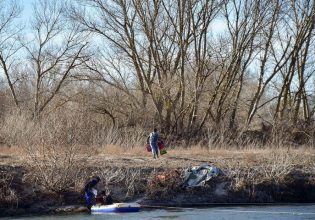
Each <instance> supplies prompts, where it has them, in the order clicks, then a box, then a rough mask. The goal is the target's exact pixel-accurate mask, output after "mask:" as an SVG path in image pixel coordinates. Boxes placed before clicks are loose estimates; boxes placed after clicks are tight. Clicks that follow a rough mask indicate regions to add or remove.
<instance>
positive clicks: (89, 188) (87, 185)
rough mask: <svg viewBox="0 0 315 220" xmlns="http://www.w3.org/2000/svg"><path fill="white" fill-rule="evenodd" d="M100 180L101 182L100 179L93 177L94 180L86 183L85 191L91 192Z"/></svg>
mask: <svg viewBox="0 0 315 220" xmlns="http://www.w3.org/2000/svg"><path fill="white" fill-rule="evenodd" d="M98 182H99V181H98V180H96V179H93V180H91V181H89V182H88V183H87V184H86V185H85V187H84V191H85V192H90V191H91V190H92V189H93V188H94V187H95V186H96V184H97V183H98Z"/></svg>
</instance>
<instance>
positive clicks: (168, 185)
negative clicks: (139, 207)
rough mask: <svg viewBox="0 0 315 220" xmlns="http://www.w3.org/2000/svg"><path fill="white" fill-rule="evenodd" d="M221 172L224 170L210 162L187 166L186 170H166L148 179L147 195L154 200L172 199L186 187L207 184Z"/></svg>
mask: <svg viewBox="0 0 315 220" xmlns="http://www.w3.org/2000/svg"><path fill="white" fill-rule="evenodd" d="M220 174H222V171H221V170H220V169H219V168H217V167H214V166H210V165H208V164H203V165H201V166H195V167H192V168H187V169H186V170H184V171H180V170H170V171H164V172H162V173H159V174H158V175H155V176H153V177H152V178H151V179H150V180H149V181H148V186H147V193H146V195H147V198H149V199H152V200H164V199H172V198H174V197H176V196H177V195H178V193H180V192H184V191H185V189H186V188H194V187H203V186H205V184H206V183H208V182H209V181H210V180H211V179H212V178H214V177H217V176H219V175H220Z"/></svg>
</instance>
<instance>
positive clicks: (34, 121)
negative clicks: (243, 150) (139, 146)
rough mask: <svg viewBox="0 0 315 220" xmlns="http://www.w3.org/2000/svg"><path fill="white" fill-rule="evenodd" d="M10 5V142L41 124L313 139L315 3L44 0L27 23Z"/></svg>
mask: <svg viewBox="0 0 315 220" xmlns="http://www.w3.org/2000/svg"><path fill="white" fill-rule="evenodd" d="M0 4H1V5H0V17H1V19H0V67H1V68H0V70H1V84H0V109H1V115H0V117H1V121H2V126H1V128H0V131H1V133H0V139H1V140H2V141H3V142H6V143H10V144H17V143H14V142H16V141H17V139H18V138H19V137H22V136H23V135H26V134H28V135H31V134H32V132H30V131H32V129H28V130H27V128H30V127H32V126H33V129H34V126H35V127H36V129H35V130H41V129H42V126H43V124H45V125H46V124H49V125H50V126H51V127H50V129H52V130H58V131H62V132H61V133H62V134H63V135H64V138H65V140H68V139H69V137H70V136H71V135H72V134H73V133H76V134H79V133H80V132H81V133H80V138H78V139H77V140H79V139H80V141H79V142H80V143H81V144H86V143H85V142H88V143H94V142H95V140H97V142H99V144H105V142H104V136H106V135H104V134H108V132H109V131H113V130H115V131H124V132H123V133H124V134H125V135H126V136H133V135H134V133H132V132H133V131H136V132H137V134H141V135H142V134H143V133H144V132H146V131H148V130H150V129H152V128H153V127H158V128H159V129H160V130H161V132H162V133H163V134H164V135H171V136H172V138H171V139H176V138H175V137H177V139H194V140H195V141H198V140H201V138H203V137H206V138H207V140H209V139H210V142H215V143H219V142H220V143H223V142H229V143H231V144H237V141H236V140H243V141H244V140H247V139H250V140H255V139H259V141H260V142H262V143H267V141H271V140H272V141H273V142H275V143H280V142H281V143H283V141H284V140H287V139H288V137H289V136H290V135H291V136H290V138H291V139H290V138H289V139H290V140H289V141H291V142H295V143H309V144H310V143H312V142H313V137H314V134H313V123H314V122H313V118H314V112H315V99H314V95H315V90H314V86H315V85H314V82H315V81H314V71H315V67H314V61H315V59H314V58H315V57H314V55H315V54H314V53H315V50H314V46H315V42H314V39H315V36H314V33H315V32H314V22H315V2H314V0H298V1H295V0H289V1H288V0H186V1H172V0H154V1H153V0H143V1H142V0H67V1H49V0H35V3H34V5H33V12H32V13H31V17H30V18H29V19H27V20H25V19H21V18H20V15H21V12H22V10H23V9H22V7H21V5H19V1H12V0H1V1H0ZM78 120H80V121H81V122H80V123H78V122H77V121H78ZM52 121H53V122H55V124H54V123H53V122H52ZM48 122H50V123H48ZM261 123H263V124H262V126H261ZM57 125H58V126H57ZM46 127H47V126H46ZM78 127H79V128H80V129H79V130H80V132H78ZM57 128H58V129H57ZM139 129H140V130H139ZM254 129H260V131H253V130H254ZM26 130H27V131H28V132H30V133H26V132H25V131H26ZM249 130H250V131H251V132H249ZM74 131H77V132H74ZM55 134H58V132H57V131H56V132H51V136H52V137H55V136H54V135H55ZM288 134H290V135H288ZM141 135H140V136H141ZM38 136H41V135H38ZM57 136H58V135H57ZM57 136H56V137H57ZM77 136H78V135H77ZM58 137H59V136H58ZM71 137H72V136H71ZM91 137H95V139H93V140H90V139H88V138H91ZM100 137H102V138H100ZM67 138H68V139H67ZM137 138H138V136H137ZM1 140H0V141H1ZM84 140H85V141H84ZM22 142H23V141H22ZM210 142H209V143H210ZM106 143H107V142H106ZM94 144H95V143H94Z"/></svg>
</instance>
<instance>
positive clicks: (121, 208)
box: [91, 203, 141, 213]
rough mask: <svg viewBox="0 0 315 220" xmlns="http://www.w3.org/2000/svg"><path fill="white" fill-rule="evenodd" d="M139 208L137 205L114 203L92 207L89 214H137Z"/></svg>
mask: <svg viewBox="0 0 315 220" xmlns="http://www.w3.org/2000/svg"><path fill="white" fill-rule="evenodd" d="M140 209H141V206H140V205H139V204H138V203H114V204H112V205H94V206H92V207H91V213H106V212H139V211H140Z"/></svg>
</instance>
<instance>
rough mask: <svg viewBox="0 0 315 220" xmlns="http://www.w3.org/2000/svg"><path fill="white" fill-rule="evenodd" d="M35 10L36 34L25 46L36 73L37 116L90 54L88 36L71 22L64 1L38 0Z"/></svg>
mask: <svg viewBox="0 0 315 220" xmlns="http://www.w3.org/2000/svg"><path fill="white" fill-rule="evenodd" d="M33 10H34V18H33V19H32V26H31V31H32V32H31V33H32V34H33V36H32V37H31V39H30V40H29V39H26V40H25V41H26V42H25V41H24V42H23V46H24V48H25V49H26V51H27V54H28V60H29V64H30V68H31V70H32V73H31V74H32V75H34V87H35V88H34V109H33V115H34V116H35V117H36V116H39V115H40V114H41V112H42V111H43V110H44V109H45V108H46V107H47V106H48V105H49V104H50V103H51V101H52V100H53V99H54V98H55V96H56V95H58V94H59V93H60V91H61V89H62V87H63V86H64V84H66V83H67V79H68V78H69V76H70V74H71V72H73V70H74V69H75V68H77V67H78V66H80V65H82V64H83V63H84V62H85V61H86V60H87V59H88V58H89V56H88V54H87V53H85V49H86V48H87V45H88V42H86V35H84V34H83V33H82V32H81V31H80V30H79V28H78V27H77V26H76V25H73V24H72V23H70V22H69V20H68V19H67V17H66V16H65V14H64V5H63V4H62V1H47V0H38V1H36V2H35V3H34V9H33ZM27 41H28V42H27Z"/></svg>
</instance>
